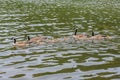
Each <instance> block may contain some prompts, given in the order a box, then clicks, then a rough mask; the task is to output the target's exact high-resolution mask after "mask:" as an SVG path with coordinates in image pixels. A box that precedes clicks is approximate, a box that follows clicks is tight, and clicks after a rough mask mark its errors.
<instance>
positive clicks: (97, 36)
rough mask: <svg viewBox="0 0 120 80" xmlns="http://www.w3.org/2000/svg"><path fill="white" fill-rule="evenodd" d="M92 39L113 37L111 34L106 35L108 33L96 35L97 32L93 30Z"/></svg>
mask: <svg viewBox="0 0 120 80" xmlns="http://www.w3.org/2000/svg"><path fill="white" fill-rule="evenodd" d="M90 39H96V40H101V39H111V37H110V36H106V35H100V34H99V35H95V33H94V32H93V31H92V37H90Z"/></svg>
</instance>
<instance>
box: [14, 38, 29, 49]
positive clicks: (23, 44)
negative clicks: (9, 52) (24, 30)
mask: <svg viewBox="0 0 120 80" xmlns="http://www.w3.org/2000/svg"><path fill="white" fill-rule="evenodd" d="M28 45H29V42H28V41H18V42H17V41H16V39H14V43H13V46H16V47H25V46H28Z"/></svg>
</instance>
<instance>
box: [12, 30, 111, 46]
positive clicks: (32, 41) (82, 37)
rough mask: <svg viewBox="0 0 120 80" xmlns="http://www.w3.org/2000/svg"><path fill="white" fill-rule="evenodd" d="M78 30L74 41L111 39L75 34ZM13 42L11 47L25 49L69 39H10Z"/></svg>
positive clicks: (43, 37) (104, 36)
mask: <svg viewBox="0 0 120 80" xmlns="http://www.w3.org/2000/svg"><path fill="white" fill-rule="evenodd" d="M77 31H78V29H76V30H75V33H74V35H72V36H71V37H72V38H73V39H74V40H104V39H111V38H112V37H110V36H106V35H100V34H99V35H95V33H94V32H93V31H92V34H91V36H89V35H86V34H77ZM12 39H13V40H14V43H13V46H17V47H25V46H29V45H31V44H37V45H40V44H45V43H56V42H62V41H67V40H69V39H70V37H64V38H63V39H61V38H50V39H49V38H47V37H45V36H37V37H33V38H30V36H27V41H16V39H15V38H12Z"/></svg>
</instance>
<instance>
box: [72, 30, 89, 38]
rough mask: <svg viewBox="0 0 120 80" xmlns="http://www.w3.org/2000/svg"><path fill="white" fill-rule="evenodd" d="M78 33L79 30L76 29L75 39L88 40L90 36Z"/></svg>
mask: <svg viewBox="0 0 120 80" xmlns="http://www.w3.org/2000/svg"><path fill="white" fill-rule="evenodd" d="M77 31H78V29H75V33H74V35H73V37H74V38H75V39H78V40H79V39H87V38H88V36H87V35H85V34H77Z"/></svg>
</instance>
